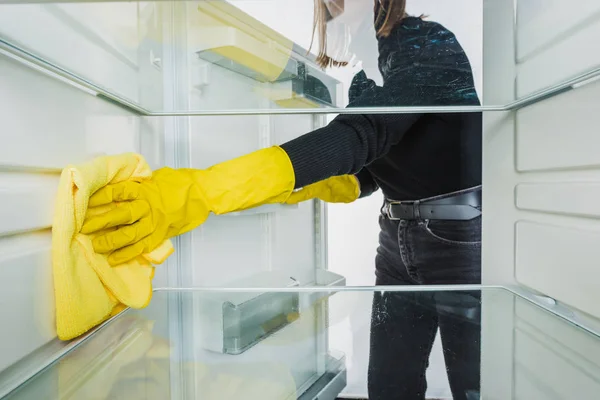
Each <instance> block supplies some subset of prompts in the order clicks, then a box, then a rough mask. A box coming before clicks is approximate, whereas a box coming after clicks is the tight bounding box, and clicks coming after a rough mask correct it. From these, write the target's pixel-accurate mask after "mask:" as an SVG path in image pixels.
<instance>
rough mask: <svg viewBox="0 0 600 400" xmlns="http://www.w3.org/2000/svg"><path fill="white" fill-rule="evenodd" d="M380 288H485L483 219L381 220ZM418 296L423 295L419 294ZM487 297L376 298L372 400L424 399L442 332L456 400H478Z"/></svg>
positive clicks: (383, 295)
mask: <svg viewBox="0 0 600 400" xmlns="http://www.w3.org/2000/svg"><path fill="white" fill-rule="evenodd" d="M380 225H381V233H380V237H379V243H380V245H379V248H378V251H377V258H376V277H377V281H376V283H377V285H420V284H426V285H436V284H479V283H481V217H479V218H476V219H474V220H471V221H437V220H431V221H425V220H420V221H390V220H389V219H388V218H386V217H383V216H382V217H380ZM415 289H416V288H415ZM480 299H481V297H480V292H479V291H446V292H393V293H390V292H376V293H375V295H374V298H373V310H372V317H371V343H370V357H369V358H370V359H369V377H368V387H369V399H370V400H383V399H385V400H392V399H424V398H425V391H426V389H427V383H426V380H425V372H426V369H427V366H428V360H429V354H430V352H431V348H432V345H433V341H434V339H435V336H436V333H437V330H438V328H439V329H440V335H441V339H442V347H443V351H444V359H445V363H446V371H447V373H448V380H449V383H450V388H451V391H452V395H453V398H454V400H462V399H466V400H471V399H479V380H480V330H481V328H480V308H481V302H480Z"/></svg>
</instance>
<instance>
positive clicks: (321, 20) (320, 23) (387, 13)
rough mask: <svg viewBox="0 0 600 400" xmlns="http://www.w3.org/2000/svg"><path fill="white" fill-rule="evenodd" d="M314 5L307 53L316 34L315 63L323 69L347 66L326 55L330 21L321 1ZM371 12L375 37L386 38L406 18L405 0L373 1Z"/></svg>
mask: <svg viewBox="0 0 600 400" xmlns="http://www.w3.org/2000/svg"><path fill="white" fill-rule="evenodd" d="M314 4H315V12H314V18H313V31H312V40H311V42H310V48H309V51H310V49H311V48H312V46H313V42H314V39H315V33H316V34H317V35H318V40H319V52H318V54H317V63H318V64H319V65H320V66H321V67H323V68H326V67H332V66H333V67H343V66H346V65H348V63H347V62H345V61H336V60H334V59H332V58H331V57H329V56H328V55H327V22H328V21H329V20H330V19H331V15H330V14H329V10H327V6H326V5H325V3H324V1H323V0H314ZM373 10H374V12H375V21H374V23H375V29H376V35H377V37H388V36H389V35H390V33H391V32H392V30H393V29H394V28H395V27H396V26H397V25H398V24H399V23H400V22H401V21H402V19H403V18H404V17H405V16H406V0H373Z"/></svg>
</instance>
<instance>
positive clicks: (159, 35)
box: [0, 0, 600, 399]
mask: <svg viewBox="0 0 600 400" xmlns="http://www.w3.org/2000/svg"><path fill="white" fill-rule="evenodd" d="M247 1H248V3H247V4H245V5H242V4H238V3H240V2H239V1H238V2H232V4H234V5H232V4H230V3H227V2H225V1H219V0H216V1H164V2H163V1H149V2H126V1H116V2H105V1H98V2H87V1H86V2H77V1H73V2H52V1H39V2H35V1H31V2H29V1H28V2H16V1H14V2H13V1H2V2H0V104H2V107H1V108H0V121H2V124H3V125H2V128H3V129H2V130H0V136H1V139H2V141H3V143H4V145H2V146H0V188H1V192H2V194H3V196H1V198H0V204H2V207H0V221H1V223H0V282H1V285H2V288H1V289H2V290H0V293H1V295H0V304H2V305H3V306H4V308H3V310H4V311H3V312H2V315H3V318H4V323H3V328H2V330H1V333H0V397H2V396H4V395H7V394H9V393H12V394H11V396H17V397H15V398H18V396H20V395H21V394H22V393H28V392H27V391H28V390H36V391H40V392H41V393H52V394H56V393H61V390H67V392H68V396H74V397H73V398H81V397H78V396H84V395H83V394H82V393H85V390H94V387H95V386H94V384H91V386H89V385H87V384H85V382H88V381H90V382H92V383H93V381H94V379H96V382H98V381H102V379H103V377H104V376H105V375H102V374H105V373H106V371H105V370H103V369H102V368H103V367H102V365H103V364H102V363H104V362H108V361H107V360H110V359H113V358H115V357H117V356H116V355H115V354H117V353H118V354H121V353H119V351H120V350H119V349H121V347H123V346H125V347H127V346H129V343H141V342H140V340H141V341H142V342H143V341H144V340H146V339H145V338H146V337H145V336H144V332H146V331H147V330H148V329H149V328H148V327H150V326H151V325H153V326H154V328H153V329H154V332H157V334H158V335H159V336H160V337H162V338H163V339H164V340H166V341H168V342H170V343H171V347H170V350H169V351H170V352H171V353H169V355H168V356H167V357H166V358H167V364H168V366H167V367H166V370H167V371H168V373H167V372H162V373H158V378H156V379H158V380H159V381H160V380H161V379H162V380H164V385H163V386H168V388H169V396H170V397H171V398H182V397H184V396H188V397H189V398H194V396H198V395H199V393H202V391H203V390H209V389H207V384H206V380H204V381H202V380H201V379H200V378H199V377H200V376H201V375H202V373H201V371H199V370H197V369H194V368H192V369H189V368H188V367H189V363H188V364H186V362H185V361H189V362H191V363H194V362H204V363H206V362H209V363H214V364H220V363H224V364H223V365H224V366H223V365H220V366H219V368H221V369H220V370H219V369H217V370H218V371H220V372H221V373H226V372H227V369H228V368H231V370H230V371H229V374H230V375H234V376H246V375H247V376H249V377H250V378H249V379H250V380H253V379H254V380H255V379H256V376H255V375H252V374H256V373H257V371H256V369H257V368H256V367H255V366H254V365H255V364H253V363H260V362H264V363H266V364H267V365H270V366H274V365H279V366H282V367H281V371H287V373H288V374H283V372H282V375H281V382H288V383H289V382H292V381H293V385H292V386H293V387H294V390H288V391H286V390H287V389H286V390H283V389H282V390H283V392H285V393H286V396H290V397H289V398H297V397H300V396H303V395H304V396H305V398H317V396H319V393H320V396H321V397H318V398H321V399H327V398H331V399H334V398H335V396H337V395H338V394H339V393H340V392H341V391H343V388H344V386H345V384H346V382H345V380H346V379H347V377H346V373H345V369H346V367H347V362H350V364H351V363H352V362H366V361H365V360H359V359H354V360H349V361H348V360H347V359H346V358H345V356H344V355H343V354H337V353H336V351H335V350H336V346H335V343H333V344H332V343H331V340H330V339H331V337H332V335H338V336H333V337H339V334H340V333H339V332H340V329H341V327H342V326H347V325H344V322H340V321H344V318H346V319H347V318H350V316H351V314H352V312H353V311H352V310H349V309H348V308H347V307H343V305H344V304H345V303H346V302H348V304H358V303H352V302H350V300H349V299H353V301H359V300H360V302H361V303H360V304H361V307H362V305H363V304H370V302H371V297H372V296H373V293H375V292H377V290H376V289H375V288H363V289H362V290H358V289H357V290H356V291H352V290H349V291H344V290H342V289H336V290H340V291H339V292H338V291H335V290H334V289H331V287H336V288H337V287H341V286H344V285H345V280H344V276H343V274H342V275H340V274H337V273H333V272H331V271H328V270H327V243H326V232H327V213H326V210H327V208H326V205H325V204H322V203H320V202H317V201H314V202H313V201H310V202H305V203H302V204H299V205H297V206H287V205H271V206H264V207H260V208H257V209H254V210H247V211H244V212H241V213H233V214H230V215H223V216H218V217H216V216H211V217H210V218H209V220H208V221H207V222H206V223H205V224H204V225H202V226H201V227H200V228H198V229H196V230H194V231H193V232H191V233H189V234H185V235H183V236H181V237H178V238H177V239H176V240H175V244H176V252H175V254H174V255H173V256H171V257H170V258H169V259H168V260H167V262H166V263H165V264H163V265H160V266H158V267H157V269H156V276H155V278H154V282H153V286H154V287H155V288H156V293H155V298H154V300H153V302H152V304H151V306H150V307H148V308H147V309H144V310H127V311H126V312H125V313H124V314H122V315H119V316H117V317H116V318H115V319H114V320H111V321H110V322H108V323H107V324H105V325H104V326H103V327H102V328H101V329H99V330H98V331H96V332H94V333H92V334H90V335H89V336H87V337H84V338H82V339H79V340H75V341H73V342H62V341H60V340H58V339H57V337H56V331H55V310H54V288H53V284H52V279H53V278H52V269H51V225H52V218H53V215H52V212H53V200H54V198H55V194H56V187H57V183H58V180H59V176H60V171H61V170H62V168H64V167H65V166H66V165H68V164H80V163H82V162H85V161H89V160H90V159H92V158H94V157H97V156H99V155H105V154H118V153H123V152H136V153H140V154H142V155H143V156H144V158H145V159H146V161H147V162H148V163H149V165H150V166H151V167H152V168H153V169H155V168H159V167H161V166H165V165H166V166H171V167H174V168H182V167H190V168H205V167H208V166H211V165H213V164H215V163H218V162H220V161H225V160H228V159H230V158H233V157H236V156H240V155H243V154H245V153H248V152H251V151H254V150H257V149H260V148H263V147H267V146H270V145H275V144H280V143H283V142H285V141H288V140H290V139H293V138H294V137H297V136H299V135H302V134H304V133H306V132H309V131H311V130H313V129H315V128H318V127H320V126H323V125H324V124H325V123H326V121H327V116H328V115H330V114H335V113H340V112H361V111H362V112H410V111H411V110H409V109H401V108H397V109H395V110H394V109H389V108H384V107H382V108H381V109H370V110H360V109H358V110H353V111H349V110H348V109H344V108H343V107H345V105H346V100H345V92H347V90H348V87H345V85H343V84H342V83H341V82H340V81H339V80H337V79H336V78H335V77H334V74H332V73H330V72H329V71H322V70H321V69H320V68H318V66H317V65H316V64H315V60H314V56H312V55H310V54H307V51H306V49H304V48H302V46H300V45H298V44H297V43H295V42H293V41H292V40H291V39H290V38H288V37H286V36H284V35H282V34H281V33H279V32H277V30H276V29H275V28H274V27H270V26H269V25H268V23H265V22H264V21H265V20H267V19H268V18H266V17H265V15H268V12H267V11H264V10H270V9H273V10H277V12H280V13H287V14H289V15H290V16H291V15H292V11H291V9H288V8H285V7H281V1H283V0H277V1H275V0H261V1H255V2H250V0H247ZM365 1H366V0H365ZM437 1H442V0H437ZM473 1H476V0H473ZM250 3H254V6H250ZM309 3H311V4H310V5H309V7H312V2H309ZM433 3H434V2H433V0H432V4H433ZM300 4H303V5H304V7H307V5H305V4H304V3H299V5H300ZM563 8H564V7H563V5H561V4H559V2H556V1H553V2H549V3H548V4H545V5H544V8H542V6H541V5H540V3H539V2H537V1H535V0H519V1H516V2H515V1H513V0H483V20H482V22H483V25H482V26H483V28H482V29H483V31H482V33H481V32H478V34H483V95H482V96H481V99H482V103H483V106H482V107H475V108H468V107H448V108H446V109H445V111H451V112H461V111H473V110H480V111H482V112H483V113H484V132H483V135H484V136H483V138H484V144H483V154H484V166H483V187H484V190H483V196H484V208H485V217H484V220H483V229H484V232H483V261H482V270H483V276H484V282H483V283H484V285H485V286H486V288H485V289H483V293H482V302H481V307H482V315H483V319H482V335H483V338H482V355H481V357H482V367H481V368H482V394H486V398H491V399H495V398H497V399H508V398H532V399H533V398H548V394H549V393H553V394H554V395H555V396H556V397H557V398H565V396H566V397H568V396H569V393H570V394H573V393H576V394H577V396H576V397H582V396H583V394H585V395H588V394H591V393H597V392H598V389H599V388H600V371H599V369H600V353H598V349H599V348H600V346H598V343H600V342H598V340H597V336H596V335H595V333H594V332H598V331H599V330H600V322H599V320H598V319H599V318H600V310H599V308H598V304H599V301H600V297H599V296H600V294H599V293H600V292H599V291H598V290H597V288H598V282H599V281H600V272H599V271H600V270H599V269H598V268H597V265H596V264H597V262H596V260H597V259H598V257H599V256H600V254H599V253H598V249H599V248H600V247H599V246H597V242H598V238H599V237H600V236H599V233H598V232H600V223H599V220H598V217H599V216H600V211H599V210H598V207H597V203H598V201H597V199H598V197H599V196H600V189H599V188H600V186H599V185H598V182H600V169H599V168H598V165H600V163H599V160H600V156H599V155H598V152H597V151H596V148H597V147H598V146H597V144H598V140H599V139H598V135H597V126H598V122H599V121H598V115H599V114H598V112H597V110H598V107H599V106H600V100H599V99H600V96H599V93H600V83H599V82H598V81H597V78H598V76H600V53H598V52H594V51H591V50H590V49H591V48H590V45H589V43H594V42H596V41H597V40H598V39H600V5H598V3H597V2H596V1H593V0H577V1H574V2H572V4H571V5H570V6H569V8H570V9H572V10H576V12H569V13H566V14H565V12H564V9H563ZM250 9H253V10H258V11H261V10H262V11H264V12H263V13H262V14H261V13H260V12H256V13H255V15H254V16H251V15H249V14H248V13H247V12H246V11H244V10H250ZM273 12H275V11H273ZM305 14H306V13H301V12H298V18H304V19H302V21H305V22H306V23H308V24H312V19H311V18H312V17H311V18H305V16H306V15H305ZM261 15H262V16H263V18H262V19H261V18H259V17H260V16H261ZM442 22H443V21H442ZM559 22H560V23H559ZM424 108H425V109H428V110H429V111H428V112H431V111H435V110H436V108H435V107H433V106H432V107H424ZM413 111H415V110H413ZM419 111H423V110H422V109H420V110H419ZM324 287H330V289H327V290H332V291H331V292H327V291H325V292H324V291H323V290H325V289H324ZM185 288H196V289H194V290H191V291H186V290H187V289H185ZM232 288H254V290H251V291H243V290H242V291H235V290H233V289H232ZM268 288H279V289H285V290H279V291H277V290H275V291H273V290H271V291H270V290H269V289H268ZM324 293H329V294H332V295H331V296H326V295H324ZM486 293H489V295H488V294H486ZM488 299H491V300H488ZM363 301H364V302H365V303H362V302H363ZM330 303H331V304H330ZM336 307H338V308H337V310H339V309H340V307H341V309H343V310H344V311H342V312H341V316H340V315H338V316H337V317H339V319H337V320H336V319H335V318H336V316H335V315H333V316H332V315H331V309H332V308H333V309H336ZM359 308H360V307H359ZM290 315H293V316H297V317H294V318H290V317H289V316H290ZM135 316H138V317H139V318H141V320H137V319H135V318H133V317H135ZM129 317H131V318H129ZM127 318H129V319H127ZM282 318H283V319H282ZM361 318H362V319H361ZM146 320H150V321H153V323H147V321H146ZM358 320H360V321H361V324H363V325H364V324H368V322H369V320H368V318H364V317H360V318H358ZM123 321H125V322H123ZM145 321H146V322H145ZM215 321H216V322H215ZM257 321H258V322H257ZM259 322H260V324H259V325H260V326H261V329H259V330H256V329H254V330H252V329H250V328H252V327H254V328H255V325H253V324H258V323H259ZM267 323H268V324H267ZM228 324H229V325H228ZM244 324H249V325H244ZM264 324H267V325H264ZM244 326H250V328H248V330H247V331H244V329H243V328H244ZM265 326H268V328H265ZM228 329H230V330H229V331H228ZM336 329H337V332H338V333H337V334H336V333H335V332H336ZM149 330H150V331H152V329H149ZM236 330H237V331H236ZM140 332H141V333H140ZM225 332H228V334H229V335H230V336H227V335H226V334H225ZM236 332H237V333H236ZM140 335H141V336H140ZM236 335H237V336H236ZM349 335H351V334H349ZM226 336H227V337H228V338H230V339H231V337H233V338H234V339H232V340H230V341H229V342H227V340H226ZM117 337H119V338H118V339H116V338H117ZM286 338H287V339H286ZM359 345H360V346H368V343H360V344H359ZM115 349H116V350H115ZM215 349H217V350H215ZM87 352H91V353H92V355H91V356H90V357H92V359H93V360H95V361H93V363H97V364H98V365H100V367H99V369H98V371H105V372H98V375H95V378H94V377H92V378H93V379H92V378H90V377H89V376H86V377H81V376H79V377H73V376H74V375H72V374H75V375H77V374H76V373H75V372H73V371H72V370H71V371H68V370H67V371H66V374H65V373H64V371H63V373H62V375H61V373H60V372H59V369H60V368H58V367H59V366H60V365H62V364H64V365H69V364H70V361H69V358H68V357H73V358H77V357H78V355H85V354H86V353H87ZM157 357H158V356H157ZM235 357H238V358H235ZM158 358H160V357H158ZM561 359H568V360H569V363H567V364H565V365H563V366H562V367H561V368H563V367H564V368H567V367H568V368H570V369H568V371H567V372H564V371H565V370H562V369H556V370H553V371H554V372H552V374H543V373H541V372H540V368H541V365H544V364H546V365H558V363H559V361H557V360H561ZM57 360H58V361H57ZM207 360H208V361H207ZM231 360H236V361H231ZM536 360H537V361H536ZM539 360H546V361H544V362H542V361H539ZM228 361H231V362H232V365H233V364H235V365H236V366H231V367H230V364H227V362H228ZM53 362H54V364H52V365H51V366H50V367H49V368H46V367H47V366H49V365H50V364H51V363H53ZM245 363H248V365H246V364H245ZM238 364H240V365H241V366H240V365H238ZM74 365H77V363H74ZM85 365H87V364H85ZM144 365H146V366H147V365H150V364H144ZM71 368H73V366H71ZM63 369H65V368H63ZM67 369H68V368H67ZM75 369H88V367H86V366H77V367H75ZM89 369H90V371H96V369H95V368H94V367H93V366H91V367H89ZM163 371H164V370H163ZM281 371H280V372H281ZM38 372H41V375H37V377H36V378H35V379H34V380H31V381H29V384H25V383H26V381H27V380H28V379H29V378H31V377H32V376H33V375H34V374H36V373H38ZM93 374H95V373H92V375H93ZM248 374H249V375H248ZM265 374H266V372H265ZM209 375H210V374H209ZM217 375H218V374H217ZM259 375H260V374H259ZM275 375H276V376H277V374H275ZM61 376H62V378H61ZM565 377H569V379H566V378H565ZM322 378H326V379H329V380H328V381H327V382H326V383H323V380H322ZM363 378H364V377H363ZM559 378H561V379H559ZM90 379H91V380H90ZM106 379H108V378H106ZM286 379H291V381H286ZM361 379H362V378H361ZM65 382H72V383H73V382H75V386H73V385H71V386H69V385H67V386H64V385H65ZM61 385H62V386H61ZM77 385H79V386H77ZM61 387H62V388H63V389H61ZM131 387H132V386H131V385H128V386H127V390H129V389H131ZM208 387H210V385H208ZM286 387H287V386H286ZM65 388H66V389H65ZM105 389H107V388H105ZM78 390H83V391H84V392H78ZM107 390H108V389H107ZM249 390H250V389H249ZM274 390H276V388H275V389H274ZM23 391H24V392H23ZM40 392H36V393H40ZM19 393H21V394H19ZM118 393H121V395H123V396H125V395H126V393H128V392H127V391H126V390H125V389H123V390H122V391H119V392H118ZM274 393H278V394H277V395H273V396H274V397H273V398H286V397H282V396H283V395H282V396H280V394H281V393H282V392H274ZM315 393H316V394H315ZM106 395H108V393H107V394H106ZM205 395H206V396H207V398H210V394H205ZM68 396H67V397H68ZM328 396H329V397H328ZM24 398H26V397H24ZM159 398H165V397H159ZM217 398H218V397H217Z"/></svg>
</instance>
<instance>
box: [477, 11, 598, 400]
mask: <svg viewBox="0 0 600 400" xmlns="http://www.w3.org/2000/svg"><path fill="white" fill-rule="evenodd" d="M515 6H516V9H515ZM569 7H573V8H572V10H577V12H565V4H564V3H563V2H557V1H551V2H540V1H535V0H519V1H518V2H514V1H513V0H504V1H498V0H486V1H485V2H484V70H485V75H484V89H485V95H484V99H485V103H486V104H488V105H501V104H508V103H510V102H511V101H513V100H515V99H519V98H522V97H524V96H526V95H529V94H532V93H535V92H538V91H540V90H543V89H545V88H547V87H548V86H551V85H554V84H557V83H560V82H562V81H566V80H569V79H571V78H574V77H576V76H578V75H581V74H584V73H586V72H592V71H593V70H595V69H597V68H598V67H600V56H599V55H598V53H597V52H590V51H589V48H588V44H589V43H594V42H597V41H598V40H600V14H599V11H600V6H599V5H598V3H597V2H593V1H587V0H578V1H576V2H574V3H570V4H569ZM570 9H571V8H570ZM515 18H516V20H515ZM586 83H587V84H585V85H578V86H577V88H576V89H575V90H572V91H568V92H564V93H561V94H558V95H556V96H554V97H552V98H550V99H547V100H543V101H541V102H538V103H536V104H534V105H530V106H526V107H524V108H520V109H518V110H516V111H507V112H497V113H492V112H490V113H486V114H485V115H484V140H483V143H484V149H483V150H484V170H483V196H484V201H483V202H484V210H485V211H484V218H483V223H484V231H483V245H484V248H483V274H484V276H483V278H484V283H487V284H515V285H523V286H525V287H527V288H528V289H530V290H533V291H537V292H539V293H541V294H544V295H546V296H550V297H552V298H554V299H555V300H556V301H557V304H556V305H555V306H552V304H554V301H553V300H549V301H547V304H549V305H550V307H556V308H557V310H560V309H561V303H562V304H566V305H567V306H570V307H571V308H572V310H574V312H569V311H564V310H563V312H565V313H566V315H568V316H569V317H570V318H575V319H576V320H580V321H585V322H584V323H589V324H590V326H593V325H596V326H598V325H597V321H598V320H597V318H598V317H600V309H599V308H598V304H599V301H600V297H599V292H598V284H597V282H598V280H599V279H600V275H599V272H598V271H599V270H598V268H597V259H598V256H599V255H600V254H598V243H599V242H598V240H599V239H598V238H599V237H600V236H599V233H600V223H599V220H598V216H599V215H600V214H599V213H598V209H597V206H596V204H597V203H598V201H597V200H598V196H600V192H599V191H598V182H599V181H600V169H599V168H598V166H599V165H600V156H599V155H598V152H595V151H594V150H593V149H595V148H597V147H598V145H597V142H598V134H597V133H598V129H597V125H598V115H597V114H598V113H597V110H598V107H599V105H600V103H599V100H598V99H599V98H600V96H599V95H600V84H599V83H598V82H594V81H589V82H586ZM492 297H493V296H486V297H484V306H486V307H485V308H484V315H483V328H482V329H483V336H482V390H483V391H484V392H485V393H490V397H489V398H490V399H505V398H511V397H513V396H514V397H515V398H531V399H534V398H536V399H537V398H568V397H573V396H576V397H581V398H584V397H586V396H589V395H592V394H591V393H597V391H598V384H597V381H594V380H586V378H585V377H586V376H591V375H593V374H594V373H596V374H597V371H598V365H600V358H598V355H597V354H596V346H595V345H594V343H591V342H590V341H589V340H586V339H587V338H586V337H583V336H582V337H581V340H580V341H579V342H572V343H575V344H574V345H573V347H568V346H566V345H564V343H565V341H563V340H561V335H563V334H564V332H563V331H562V330H561V328H560V327H559V326H558V325H557V324H556V323H555V322H553V321H552V320H550V319H548V320H547V321H544V320H540V319H537V320H535V321H534V319H533V318H532V316H531V310H530V307H531V306H530V305H529V304H527V303H525V302H524V301H516V302H514V301H513V302H512V304H505V302H504V301H498V300H497V299H493V298H492ZM507 310H510V312H507ZM491 337H494V338H495V340H493V341H492V340H491V339H490V338H491ZM541 343H545V344H546V345H541ZM584 359H585V360H586V361H582V360H584ZM558 360H560V361H558ZM584 364H585V365H588V366H589V367H588V368H586V371H585V373H583V372H582V371H581V370H579V371H578V369H580V368H581V367H578V365H584ZM548 367H550V368H549V369H548ZM579 373H581V376H578V375H577V374H579ZM590 374H591V375H590ZM533 382H535V384H532V383H533ZM592 396H593V395H592Z"/></svg>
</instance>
